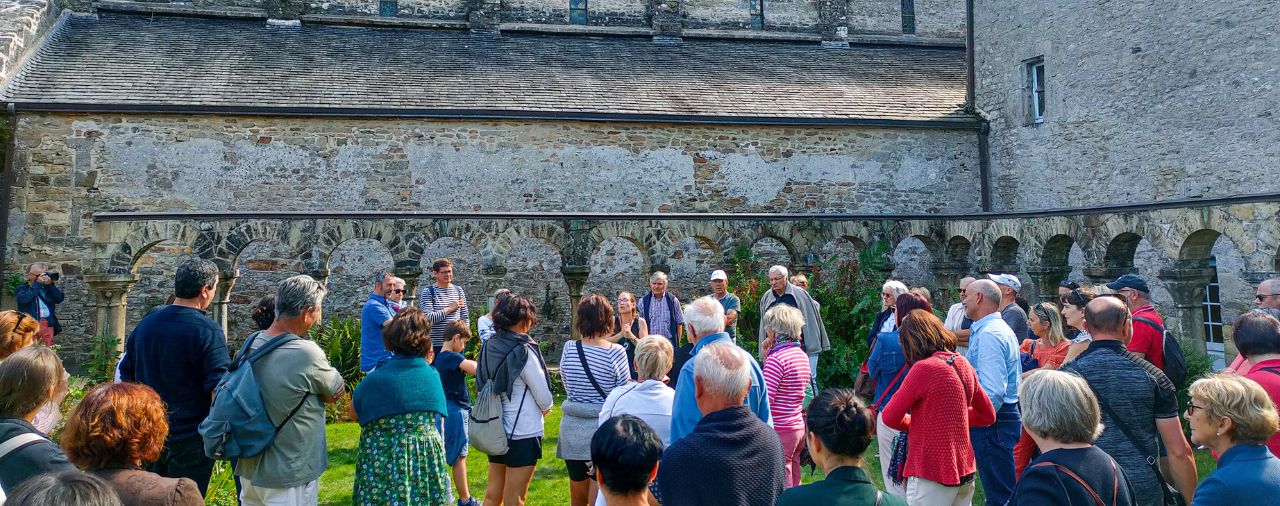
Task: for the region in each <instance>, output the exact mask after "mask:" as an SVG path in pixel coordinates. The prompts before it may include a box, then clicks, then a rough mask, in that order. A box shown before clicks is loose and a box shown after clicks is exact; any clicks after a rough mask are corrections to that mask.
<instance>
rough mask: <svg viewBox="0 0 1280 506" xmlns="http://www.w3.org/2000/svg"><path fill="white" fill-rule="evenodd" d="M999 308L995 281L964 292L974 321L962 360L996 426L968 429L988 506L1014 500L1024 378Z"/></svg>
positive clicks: (974, 285) (975, 284)
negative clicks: (974, 375)
mask: <svg viewBox="0 0 1280 506" xmlns="http://www.w3.org/2000/svg"><path fill="white" fill-rule="evenodd" d="M1000 304H1001V299H1000V288H999V287H998V286H996V283H995V282H994V281H991V280H987V279H980V280H978V281H974V282H973V283H970V284H969V288H968V289H967V290H965V297H964V309H965V312H966V314H967V315H968V316H969V318H970V319H972V320H973V326H972V327H970V330H972V333H971V334H970V338H969V350H968V352H967V353H966V354H965V358H966V359H968V360H969V363H970V364H972V365H973V369H974V371H975V372H977V373H978V386H981V387H982V391H983V392H985V393H986V394H987V398H988V399H991V406H992V407H994V408H995V410H996V423H994V424H992V425H990V426H987V427H973V428H970V429H969V439H970V440H971V441H972V442H973V455H974V459H975V460H976V461H977V464H978V478H979V479H981V480H982V490H983V491H984V492H986V496H987V505H988V506H1000V505H1003V504H1004V503H1006V502H1008V501H1009V497H1011V496H1012V495H1013V485H1014V481H1015V480H1016V479H1017V476H1016V475H1015V468H1014V462H1013V446H1014V443H1017V441H1018V437H1019V435H1020V434H1021V430H1022V416H1021V414H1020V412H1019V411H1018V383H1019V381H1020V379H1021V375H1022V365H1021V362H1020V361H1019V354H1018V353H1019V350H1018V341H1017V339H1016V338H1015V337H1014V334H1013V329H1011V328H1009V325H1007V324H1005V322H1004V320H1003V319H1001V318H1000Z"/></svg>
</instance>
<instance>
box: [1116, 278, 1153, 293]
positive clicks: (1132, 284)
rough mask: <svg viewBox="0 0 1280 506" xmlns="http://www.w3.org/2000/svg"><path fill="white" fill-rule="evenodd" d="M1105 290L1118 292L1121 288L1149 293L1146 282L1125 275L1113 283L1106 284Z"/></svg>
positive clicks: (1149, 288) (1149, 289)
mask: <svg viewBox="0 0 1280 506" xmlns="http://www.w3.org/2000/svg"><path fill="white" fill-rule="evenodd" d="M1107 288H1110V289H1112V290H1119V289H1121V288H1132V289H1134V290H1137V291H1139V292H1142V293H1151V287H1149V286H1147V282H1146V281H1145V280H1143V279H1142V278H1140V277H1137V276H1134V275H1133V274H1125V275H1123V276H1120V277H1118V278H1116V280H1115V281H1112V282H1110V283H1107Z"/></svg>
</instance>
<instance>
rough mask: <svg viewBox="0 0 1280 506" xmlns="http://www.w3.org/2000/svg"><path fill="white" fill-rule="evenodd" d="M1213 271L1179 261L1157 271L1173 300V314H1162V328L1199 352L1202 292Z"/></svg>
mask: <svg viewBox="0 0 1280 506" xmlns="http://www.w3.org/2000/svg"><path fill="white" fill-rule="evenodd" d="M1214 272H1215V270H1214V268H1213V267H1209V266H1208V265H1206V262H1205V261H1203V260H1198V261H1186V260H1183V261H1179V262H1177V263H1175V264H1174V265H1172V266H1170V267H1166V268H1164V269H1161V270H1160V274H1159V278H1160V280H1161V281H1164V283H1165V288H1167V289H1168V290H1169V295H1171V296H1173V305H1174V312H1173V313H1172V314H1162V315H1161V316H1162V317H1164V324H1165V327H1166V328H1168V329H1169V330H1171V331H1173V332H1175V333H1176V335H1177V336H1178V337H1180V338H1183V339H1186V340H1189V341H1194V342H1195V343H1196V346H1198V347H1199V348H1200V351H1201V352H1204V351H1205V342H1204V338H1205V336H1204V312H1203V311H1204V309H1203V307H1204V288H1205V285H1207V284H1209V281H1210V280H1212V279H1213V275H1214Z"/></svg>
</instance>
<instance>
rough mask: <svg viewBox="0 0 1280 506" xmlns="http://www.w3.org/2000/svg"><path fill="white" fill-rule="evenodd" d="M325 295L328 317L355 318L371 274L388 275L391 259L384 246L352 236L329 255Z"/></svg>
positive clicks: (361, 304)
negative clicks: (327, 291) (383, 273)
mask: <svg viewBox="0 0 1280 506" xmlns="http://www.w3.org/2000/svg"><path fill="white" fill-rule="evenodd" d="M328 266H329V267H328V268H329V277H328V281H327V283H326V284H327V285H328V287H329V293H328V295H325V298H324V308H325V313H326V315H328V318H333V317H343V318H346V317H359V316H360V308H361V306H363V305H364V301H365V300H366V299H368V297H369V290H370V289H371V288H372V286H373V280H372V279H373V278H372V276H373V274H374V273H375V272H378V271H382V272H390V271H391V269H392V268H393V267H394V266H395V258H394V257H393V256H392V255H391V250H390V249H389V248H387V246H386V244H385V243H383V242H382V241H379V240H377V239H374V238H368V237H352V238H350V239H347V240H345V241H342V243H340V244H338V246H337V247H335V248H334V249H333V251H331V252H330V253H329V262H328Z"/></svg>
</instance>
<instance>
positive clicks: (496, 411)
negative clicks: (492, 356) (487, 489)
mask: <svg viewBox="0 0 1280 506" xmlns="http://www.w3.org/2000/svg"><path fill="white" fill-rule="evenodd" d="M522 346H523V345H522ZM516 349H517V348H512V349H511V350H512V351H515V350H516ZM510 356H511V352H507V356H505V357H502V361H501V362H498V368H501V367H502V365H503V364H504V363H506V361H507V358H508V357H510ZM484 357H485V353H484V351H483V350H482V351H481V352H480V364H479V371H480V372H487V371H488V370H489V369H487V368H485V366H484ZM494 370H497V368H495V369H494ZM495 383H497V382H496V381H494V380H493V379H492V378H490V379H489V381H487V382H485V384H484V386H482V387H480V391H479V392H478V393H477V394H476V402H475V403H474V404H472V406H471V414H470V415H468V416H470V418H471V420H470V422H471V423H469V424H468V426H467V438H468V439H470V440H471V445H472V446H475V447H476V449H477V450H480V451H482V452H484V453H485V454H486V455H506V454H507V449H508V447H507V444H508V441H509V440H510V438H511V436H512V435H513V434H514V433H508V432H507V431H506V429H505V428H504V427H503V426H502V396H501V395H498V394H497V393H495V392H494V388H496V387H495V386H494V384H495ZM528 395H529V389H528V388H526V389H525V391H524V395H523V396H521V397H520V407H521V408H523V407H524V398H525V397H527V396H528ZM519 422H520V410H519V409H517V410H516V420H515V423H512V424H511V428H512V430H513V431H514V430H515V426H516V423H519Z"/></svg>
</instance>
